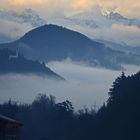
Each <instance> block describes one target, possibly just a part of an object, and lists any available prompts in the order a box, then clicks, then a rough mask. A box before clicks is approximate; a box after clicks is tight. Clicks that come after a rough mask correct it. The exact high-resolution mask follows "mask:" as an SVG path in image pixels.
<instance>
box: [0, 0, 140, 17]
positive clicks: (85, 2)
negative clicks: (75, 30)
mask: <svg viewBox="0 0 140 140" xmlns="http://www.w3.org/2000/svg"><path fill="white" fill-rule="evenodd" d="M96 6H100V7H102V8H103V9H105V10H114V9H115V10H116V11H117V12H119V13H121V14H122V15H124V16H128V17H137V18H138V17H139V16H140V12H139V9H140V0H123V1H122V0H114V1H112V0H1V1H0V7H1V8H2V7H3V8H4V7H7V8H9V9H10V8H17V9H21V7H24V8H25V7H28V8H29V7H30V8H32V9H34V8H35V9H38V11H44V12H47V11H52V12H53V11H63V12H66V14H67V12H68V13H71V12H72V13H73V12H75V11H81V10H92V9H93V7H96Z"/></svg>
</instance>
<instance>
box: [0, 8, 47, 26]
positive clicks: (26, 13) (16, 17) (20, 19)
mask: <svg viewBox="0 0 140 140" xmlns="http://www.w3.org/2000/svg"><path fill="white" fill-rule="evenodd" d="M0 19H6V20H9V21H15V22H17V23H28V24H30V25H31V26H32V27H39V26H42V25H44V24H46V21H45V20H44V19H43V18H41V17H40V16H39V14H38V13H37V12H36V11H34V10H32V9H24V10H23V11H22V12H19V13H18V12H16V11H4V10H0Z"/></svg>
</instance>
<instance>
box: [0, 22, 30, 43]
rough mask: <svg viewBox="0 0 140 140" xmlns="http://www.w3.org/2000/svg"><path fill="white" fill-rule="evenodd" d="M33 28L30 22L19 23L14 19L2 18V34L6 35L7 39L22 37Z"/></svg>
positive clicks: (0, 31) (0, 33)
mask: <svg viewBox="0 0 140 140" xmlns="http://www.w3.org/2000/svg"><path fill="white" fill-rule="evenodd" d="M31 28H32V27H31V26H30V25H29V24H19V23H17V22H14V21H10V20H4V19H0V35H1V36H3V37H5V38H6V40H7V41H8V40H10V41H11V40H15V39H17V38H19V37H21V36H22V35H24V34H25V32H26V31H29V30H30V29H31ZM3 40H4V39H3Z"/></svg>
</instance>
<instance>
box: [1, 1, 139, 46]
mask: <svg viewBox="0 0 140 140" xmlns="http://www.w3.org/2000/svg"><path fill="white" fill-rule="evenodd" d="M28 8H30V9H33V10H35V11H36V12H37V13H38V14H39V15H40V17H41V18H43V19H45V20H46V22H47V23H53V24H58V25H62V26H65V27H67V28H70V29H73V30H76V31H79V32H81V33H83V34H86V35H88V37H90V38H92V39H103V40H109V41H114V42H117V43H118V42H119V43H122V44H127V45H129V46H132V47H136V46H140V0H0V10H3V11H6V10H8V11H13V10H14V11H16V12H17V13H20V12H21V11H22V10H24V9H28ZM98 9H100V10H101V12H103V13H106V12H111V11H113V12H117V13H119V14H121V15H122V16H124V17H127V18H130V19H137V20H139V21H138V22H139V27H138V26H136V25H135V24H134V25H131V26H130V25H123V24H121V23H111V24H110V23H108V22H106V21H104V20H103V19H102V18H100V15H95V16H94V17H91V18H89V19H92V20H96V19H97V20H100V22H99V23H100V24H101V25H102V24H105V23H106V26H103V27H102V28H97V29H93V28H88V27H86V26H81V25H78V26H77V25H75V24H73V23H70V22H68V21H66V20H64V19H65V17H72V16H73V15H76V14H77V13H88V12H89V13H90V12H91V13H90V14H91V15H92V14H93V13H95V11H98ZM92 12H93V13H92ZM85 17H86V16H85ZM87 19H88V18H87ZM87 19H85V21H86V20H87ZM89 19H88V20H89ZM90 24H92V21H91V23H90ZM108 25H109V26H108ZM31 29H33V27H32V26H31V25H30V23H19V22H18V23H17V22H16V21H15V20H13V21H11V19H8V18H7V19H1V17H0V43H1V42H4V41H5V40H6V42H7V40H9V41H12V40H16V39H18V38H20V37H21V36H23V35H24V34H25V33H26V32H28V31H29V30H31ZM3 40H4V41H3Z"/></svg>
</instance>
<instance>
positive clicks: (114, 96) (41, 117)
mask: <svg viewBox="0 0 140 140" xmlns="http://www.w3.org/2000/svg"><path fill="white" fill-rule="evenodd" d="M0 113H1V114H3V115H7V116H9V117H12V118H15V119H17V120H19V121H21V122H22V123H23V124H24V125H23V128H22V131H21V138H22V140H139V139H140V72H139V73H137V74H135V75H132V76H128V77H126V76H125V74H124V73H122V75H121V76H120V77H118V78H117V79H116V80H115V82H114V83H113V85H112V87H111V88H110V91H109V99H108V101H107V103H106V104H104V105H103V106H102V107H101V108H100V109H99V110H98V111H96V110H91V111H89V110H88V109H83V110H80V111H78V112H75V111H74V108H73V106H72V103H71V102H70V101H64V102H62V103H56V101H55V97H54V96H46V95H45V94H39V95H38V96H37V97H36V98H35V100H34V101H33V102H32V103H31V104H19V103H17V102H13V101H11V100H9V101H8V102H6V103H3V104H1V105H0Z"/></svg>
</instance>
